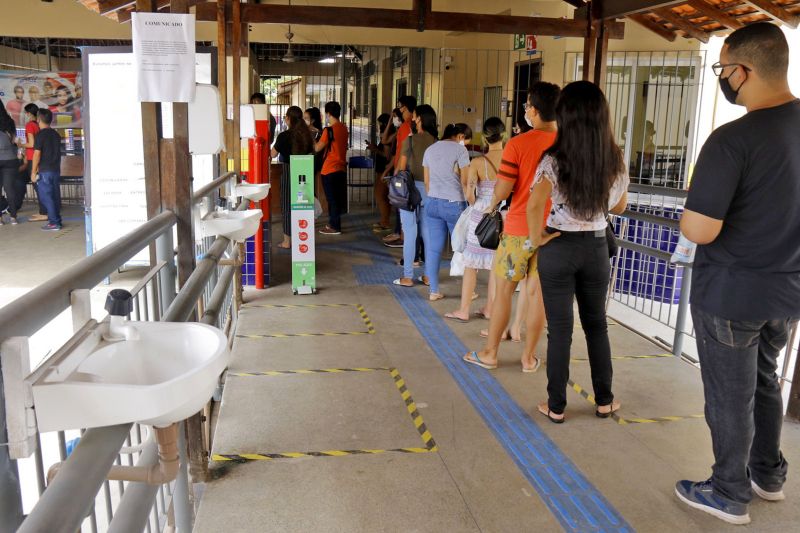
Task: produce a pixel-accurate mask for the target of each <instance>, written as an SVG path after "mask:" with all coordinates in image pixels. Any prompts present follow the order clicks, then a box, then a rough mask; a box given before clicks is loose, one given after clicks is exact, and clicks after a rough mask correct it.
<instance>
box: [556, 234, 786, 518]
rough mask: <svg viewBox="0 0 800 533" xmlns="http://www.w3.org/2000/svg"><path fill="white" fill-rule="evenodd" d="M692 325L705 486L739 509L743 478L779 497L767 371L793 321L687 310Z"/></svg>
mask: <svg viewBox="0 0 800 533" xmlns="http://www.w3.org/2000/svg"><path fill="white" fill-rule="evenodd" d="M559 238H560V237H559ZM692 320H693V321H694V327H695V331H696V332H697V351H698V353H699V355H700V374H701V375H702V377H703V392H704V394H705V399H706V408H705V412H706V423H707V424H708V427H709V429H710V430H711V443H712V447H713V449H714V466H713V468H712V474H711V486H712V487H713V488H714V492H716V493H719V494H720V495H721V496H723V497H725V498H728V499H729V500H733V501H734V502H737V503H745V504H746V503H749V502H750V500H751V499H752V498H753V494H752V490H751V488H750V480H751V479H753V480H754V481H755V482H756V483H757V484H758V486H759V487H761V488H763V489H764V490H767V491H778V490H780V489H781V487H782V486H783V483H784V482H785V481H786V471H787V469H788V465H787V463H786V459H784V457H783V454H782V453H781V426H782V423H783V398H782V396H781V389H780V384H779V383H778V376H777V374H776V373H775V370H776V369H777V368H778V362H777V359H778V356H779V355H780V352H781V350H783V348H784V347H785V346H786V343H787V341H788V334H789V330H790V329H791V325H792V323H793V320H791V319H789V318H788V317H787V318H783V319H778V320H766V321H764V320H760V321H742V320H726V319H724V318H721V317H718V316H715V315H712V314H710V313H706V312H704V311H701V310H700V309H697V308H695V307H692Z"/></svg>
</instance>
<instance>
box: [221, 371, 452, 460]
mask: <svg viewBox="0 0 800 533" xmlns="http://www.w3.org/2000/svg"><path fill="white" fill-rule="evenodd" d="M377 370H388V371H389V373H390V375H391V376H392V379H393V380H394V384H395V386H396V387H397V390H398V391H400V395H401V396H402V398H403V402H404V403H405V405H406V409H407V410H408V413H409V414H410V415H411V420H412V421H413V422H414V427H416V428H417V431H418V432H419V435H420V437H421V438H422V443H423V446H421V447H413V446H410V447H406V448H391V449H386V450H372V449H358V450H323V451H318V452H282V453H239V454H225V453H221V454H212V455H211V460H212V461H233V462H237V463H245V462H248V461H272V460H276V459H299V458H303V457H343V456H346V455H379V454H384V453H429V452H435V451H438V447H437V446H436V442H435V441H434V440H433V437H432V436H431V433H430V431H428V428H427V426H426V425H425V422H424V421H423V420H422V415H421V414H419V410H418V409H417V405H416V403H414V400H413V399H412V398H411V392H410V391H409V390H408V387H406V383H405V381H404V380H403V378H402V377H401V376H400V373H399V372H398V371H397V369H396V368H384V367H378V368H323V369H318V370H274V371H266V372H229V373H228V375H229V376H231V375H233V376H241V377H249V376H278V375H283V374H327V373H331V374H333V373H339V372H372V371H377Z"/></svg>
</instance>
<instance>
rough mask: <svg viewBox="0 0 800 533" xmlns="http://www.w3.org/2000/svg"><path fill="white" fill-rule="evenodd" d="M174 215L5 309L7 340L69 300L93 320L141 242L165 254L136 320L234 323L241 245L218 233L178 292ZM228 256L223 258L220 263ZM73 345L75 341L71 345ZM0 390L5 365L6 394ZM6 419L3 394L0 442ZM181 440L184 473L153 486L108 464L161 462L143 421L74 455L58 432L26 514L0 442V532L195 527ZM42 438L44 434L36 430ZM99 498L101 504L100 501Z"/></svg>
mask: <svg viewBox="0 0 800 533" xmlns="http://www.w3.org/2000/svg"><path fill="white" fill-rule="evenodd" d="M235 179H236V176H235V175H234V174H233V173H228V174H225V175H223V176H220V177H219V178H217V179H215V180H214V181H212V182H211V183H209V184H208V185H206V186H204V187H202V188H200V189H199V190H198V191H197V192H196V193H195V194H194V195H193V201H194V202H195V203H197V202H200V201H201V200H203V199H204V198H209V197H210V201H211V205H213V203H214V201H215V199H216V195H217V194H218V191H219V190H220V189H221V188H224V189H226V192H225V193H224V194H225V196H229V192H230V188H229V187H230V185H231V184H232V183H233V182H234V181H235ZM246 206H247V202H246V201H244V200H243V201H241V202H240V205H239V209H242V208H246ZM176 222H177V219H176V216H175V214H174V213H172V212H170V211H166V212H163V213H161V214H159V215H157V216H155V217H154V218H153V219H151V220H149V221H147V222H146V223H145V224H143V225H142V226H140V227H139V228H137V229H136V230H134V231H132V232H131V233H129V234H128V235H125V236H124V237H122V238H120V239H118V240H117V241H115V242H114V243H112V244H110V245H109V246H107V247H105V248H103V249H102V250H100V251H98V252H97V253H96V254H94V255H92V256H90V257H87V258H86V259H84V260H82V261H80V262H79V263H78V264H76V265H74V266H73V267H70V268H68V269H67V270H65V271H64V272H62V273H61V274H58V275H56V276H55V277H53V278H52V279H50V280H48V281H47V282H45V283H44V284H42V285H40V286H39V287H36V288H35V289H33V290H32V291H30V292H28V293H27V294H26V295H24V296H23V297H21V298H20V299H18V300H17V301H15V302H13V303H12V304H10V305H8V306H6V307H5V308H3V309H0V342H2V341H5V340H8V339H11V338H15V337H20V336H22V337H30V336H31V335H33V334H34V333H36V332H37V331H39V330H40V329H41V328H43V327H45V326H47V325H48V324H49V323H50V322H51V321H52V320H53V319H54V318H55V317H56V316H58V315H59V314H60V313H61V312H63V311H64V310H66V309H70V308H71V309H72V315H73V325H74V329H75V330H76V331H83V330H85V329H86V328H90V327H92V326H93V325H95V324H96V321H94V320H92V319H91V306H90V300H89V293H88V291H89V289H92V288H94V287H95V286H97V285H98V284H99V283H101V282H102V281H103V280H104V279H106V277H107V276H108V275H109V274H110V273H112V272H114V271H115V270H117V269H118V268H119V267H120V266H121V265H123V264H124V263H125V262H126V261H127V260H129V259H130V258H131V257H133V256H134V255H136V254H137V253H138V252H139V251H140V250H142V249H145V248H147V247H149V246H153V245H155V248H156V251H157V258H158V262H157V263H156V265H154V266H153V267H152V268H151V269H150V270H149V271H148V272H147V273H146V275H145V276H144V277H143V278H142V279H141V280H140V281H139V282H138V283H137V284H136V286H135V287H134V288H133V290H132V293H134V295H135V300H134V311H133V313H132V316H131V318H133V319H135V320H144V321H148V320H152V321H155V320H162V321H172V322H182V321H187V320H202V322H204V323H207V324H212V325H217V326H218V327H221V328H223V329H226V330H230V327H231V324H232V323H233V321H234V320H235V314H236V311H237V309H236V307H235V306H234V305H233V301H234V299H235V295H237V294H240V291H241V286H240V284H239V283H238V282H237V284H235V285H233V287H232V283H231V281H232V280H238V279H239V278H238V277H237V276H235V274H236V268H237V266H238V261H237V260H238V257H239V248H238V247H233V248H231V246H230V245H231V243H230V241H229V240H228V239H227V238H225V237H217V238H216V239H213V242H211V243H210V246H208V247H207V249H205V250H203V252H204V253H202V255H201V257H200V258H199V260H198V262H197V265H196V267H195V269H194V270H193V271H192V273H191V275H190V277H189V278H188V279H187V281H186V283H185V284H184V286H183V287H182V288H181V290H180V291H179V292H177V294H176V293H175V286H176V282H175V266H174V250H173V246H172V229H173V227H174V226H175V224H176ZM202 248H206V247H205V246H202ZM223 258H225V260H226V261H225V265H224V266H220V264H219V263H220V260H221V259H223ZM226 326H227V327H226ZM75 338H77V335H76V336H75V337H73V339H75ZM69 344H70V341H68V342H67V344H66V345H65V346H67V345H69ZM2 346H3V347H5V346H6V345H5V344H3V345H2ZM62 349H64V348H63V347H62ZM2 391H3V381H2V374H1V373H0V393H2ZM5 422H6V412H5V404H4V402H3V401H0V443H5V441H6V440H7V439H6V436H7V435H6V434H5ZM180 438H181V441H180V443H179V444H180V448H181V457H180V459H181V469H180V472H179V475H178V477H177V479H176V480H175V481H174V482H173V483H171V484H168V485H163V486H150V485H146V484H143V483H123V482H117V483H114V482H108V481H107V480H106V476H107V474H108V471H109V469H110V468H111V466H112V465H114V464H122V463H123V457H125V456H127V457H126V458H125V459H124V461H125V462H126V463H127V464H128V465H132V464H133V463H134V460H136V464H137V465H139V466H144V465H149V464H152V463H153V462H155V461H156V460H157V448H156V445H155V443H154V442H150V441H144V442H143V440H142V432H141V428H140V427H139V425H138V424H122V425H119V426H112V427H103V428H92V429H88V430H85V431H82V432H81V438H80V441H79V442H78V444H77V446H75V448H74V450H73V451H72V453H71V454H69V456H67V453H66V435H65V434H64V433H63V432H59V434H58V442H59V446H58V448H59V457H60V459H61V460H62V461H63V465H62V466H61V468H60V469H59V472H58V475H57V476H55V478H53V480H52V481H51V483H50V484H49V485H48V486H47V487H46V490H45V486H44V485H45V484H44V480H45V473H44V466H45V465H44V461H43V459H42V454H41V446H39V447H38V450H37V453H35V454H34V460H35V463H36V476H37V480H36V481H37V484H38V487H39V493H40V498H39V500H38V501H37V502H36V505H35V506H34V508H33V510H32V511H31V513H30V514H29V515H28V516H27V518H25V519H24V521H22V518H23V517H22V516H21V492H20V479H19V476H18V472H17V467H16V461H12V460H10V459H9V455H8V448H6V447H3V446H0V516H2V517H3V520H2V523H1V524H0V530H2V531H5V530H6V528H9V530H11V531H13V530H16V529H17V526H19V529H18V531H22V532H25V531H36V532H39V531H48V532H60V531H64V532H70V533H74V531H76V530H78V531H79V530H81V527H82V524H84V522H85V521H86V522H88V527H89V529H90V530H91V531H97V530H99V529H104V528H101V527H100V526H98V520H97V518H98V515H100V516H103V515H104V517H105V519H106V520H105V525H106V526H107V530H108V531H125V532H127V531H143V530H147V531H148V532H150V531H154V530H155V531H161V530H163V528H164V526H165V525H166V524H169V525H171V526H175V527H177V529H178V530H179V531H187V532H188V531H190V530H191V528H192V521H193V518H192V515H193V512H192V507H191V504H190V499H189V487H188V460H187V456H186V441H185V437H184V432H183V431H182V430H181V431H180ZM36 439H37V441H38V442H41V439H40V435H39V434H38V433H37V435H36ZM123 446H125V447H131V446H132V447H134V448H137V449H136V450H135V453H124V454H121V453H120V452H121V448H122V447H123ZM123 451H126V450H123ZM127 451H130V450H127ZM117 502H118V505H117V506H116V508H114V504H115V503H117ZM97 504H99V508H96V507H95V506H96V505H97ZM20 522H21V523H20Z"/></svg>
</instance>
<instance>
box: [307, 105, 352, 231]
mask: <svg viewBox="0 0 800 533" xmlns="http://www.w3.org/2000/svg"><path fill="white" fill-rule="evenodd" d="M341 114H342V106H341V105H339V102H328V103H327V104H325V119H326V122H327V123H328V126H327V127H326V128H325V129H324V130H323V131H322V135H321V136H320V138H319V141H318V142H317V143H316V144H315V145H314V151H316V152H321V151H323V150H325V161H324V162H323V163H322V188H323V189H324V190H325V198H327V200H328V216H329V222H328V224H327V225H326V226H325V227H324V228H322V229H321V230H319V232H320V233H322V234H323V235H341V234H342V213H344V212H345V211H346V210H347V136H348V135H347V127H346V126H345V125H344V124H342V123H341V121H340V120H339V117H340V116H341Z"/></svg>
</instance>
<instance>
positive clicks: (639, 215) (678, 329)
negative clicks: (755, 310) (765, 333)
mask: <svg viewBox="0 0 800 533" xmlns="http://www.w3.org/2000/svg"><path fill="white" fill-rule="evenodd" d="M628 192H629V204H631V202H632V201H633V203H639V202H641V204H643V205H646V206H647V207H655V208H656V210H658V209H664V208H666V209H664V211H665V212H669V213H670V214H673V215H675V214H676V212H677V211H678V210H679V209H681V210H682V201H683V200H685V199H686V197H687V194H688V191H686V190H676V189H671V188H665V187H655V186H650V185H636V184H631V185H630V187H629V190H628ZM629 207H630V205H629ZM631 221H635V222H637V223H638V225H637V226H636V229H635V231H630V229H631V227H632V225H631ZM612 222H613V223H614V226H615V227H616V229H617V231H616V233H617V234H618V236H617V243H618V244H619V248H620V251H619V252H618V253H617V255H616V257H614V258H613V260H612V275H611V280H610V283H609V290H608V302H607V303H610V302H611V301H616V302H617V303H619V304H621V305H624V306H626V307H628V308H630V309H633V310H634V311H636V312H638V313H641V314H642V315H644V316H647V317H648V318H650V319H653V320H655V321H657V322H659V323H660V324H662V325H664V326H667V327H669V328H671V329H672V330H673V336H672V342H669V341H668V340H665V339H662V338H659V337H657V336H656V337H655V338H653V340H655V341H657V342H659V343H660V344H662V345H664V346H665V347H666V348H668V349H669V350H670V351H671V352H672V354H673V355H675V356H678V357H682V358H684V359H686V360H688V361H689V362H691V363H693V364H699V363H698V361H697V359H695V358H694V357H692V355H690V354H687V353H686V352H685V350H684V346H685V343H686V342H687V340H688V341H693V340H694V328H693V327H692V325H691V317H690V305H689V300H690V295H691V288H692V268H693V265H692V264H691V263H674V264H671V263H670V259H671V257H672V252H673V251H674V244H673V245H672V246H671V247H668V249H666V250H665V249H663V248H664V247H666V245H668V244H670V242H671V241H668V240H665V239H663V238H661V235H662V234H663V233H664V231H665V230H668V231H669V232H670V233H671V234H672V233H674V236H676V235H677V234H678V232H679V231H680V221H679V219H678V218H677V216H676V217H675V218H667V217H664V216H658V215H656V214H653V213H652V212H647V211H646V210H645V211H640V210H635V209H630V208H629V209H626V210H625V212H624V213H623V214H622V215H619V216H615V217H614V218H613V220H612ZM648 226H651V227H654V228H655V229H656V231H655V232H654V235H651V236H650V237H652V238H650V239H649V240H650V241H651V242H652V243H654V244H656V245H657V246H659V247H658V248H655V247H653V246H648V245H646V244H642V243H641V242H633V241H632V240H631V239H635V240H642V239H640V237H642V233H643V232H647V231H649V230H650V229H652V228H650V227H648ZM643 228H644V229H643ZM644 240H648V239H644ZM637 260H638V261H639V263H638V264H639V268H638V270H637V267H635V266H634V267H631V268H630V269H629V270H628V271H626V270H625V268H626V267H625V264H626V262H628V263H630V264H632V265H636V261H637ZM654 267H655V269H654ZM659 269H662V270H659ZM666 269H671V270H672V271H673V274H672V281H673V283H674V282H675V280H677V279H678V278H679V277H680V281H681V285H680V288H677V287H676V286H675V285H673V287H672V290H673V291H679V295H678V302H677V304H675V303H674V297H675V294H674V292H673V293H671V295H670V300H669V303H665V302H663V299H664V296H665V292H666V289H668V288H669V287H668V286H667V283H666V282H664V281H662V283H661V284H660V285H659V283H656V282H652V281H650V279H648V281H647V282H645V285H646V287H645V288H646V289H649V290H650V292H649V293H648V292H646V291H645V293H644V295H643V296H642V294H643V293H642V292H641V291H640V290H639V289H641V287H637V286H635V285H634V284H633V282H631V284H629V285H628V286H627V287H626V286H624V285H623V284H621V283H619V277H620V275H621V274H622V275H624V274H626V273H628V274H633V273H634V271H636V273H638V274H640V275H641V276H642V277H644V278H648V276H649V277H650V278H658V277H659V276H660V277H661V278H662V280H664V279H666V278H667V273H666ZM620 289H625V290H627V292H628V293H629V294H627V295H623V294H621V292H623V291H620ZM656 289H660V290H661V291H662V292H661V293H660V294H658V295H656V294H655V291H656ZM634 292H638V294H639V295H638V296H631V294H630V293H634ZM656 297H658V298H660V299H661V300H662V301H660V302H656V301H655V298H656ZM673 311H674V312H673ZM631 329H633V330H634V331H637V333H642V332H641V331H640V330H639V328H633V327H632V328H631ZM798 340H800V328H798V326H797V325H795V326H794V328H792V330H791V331H790V334H789V342H788V343H787V345H786V348H785V349H784V351H783V353H782V354H781V356H780V358H779V364H780V374H779V380H780V383H781V387H784V386H785V385H786V384H789V385H791V383H792V374H791V372H792V368H793V366H796V365H798V364H799V363H800V362H798V350H800V347H799V346H798Z"/></svg>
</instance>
